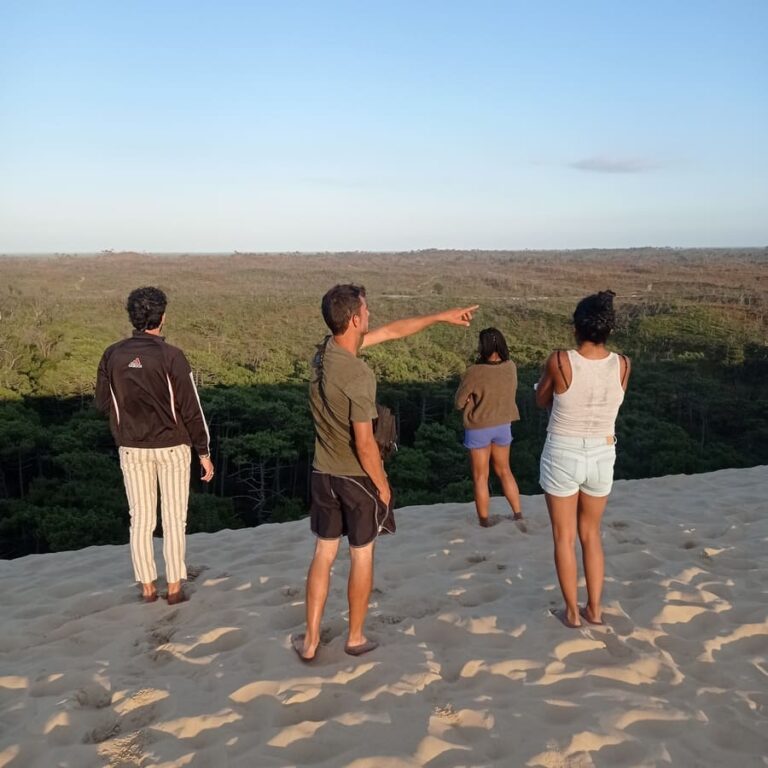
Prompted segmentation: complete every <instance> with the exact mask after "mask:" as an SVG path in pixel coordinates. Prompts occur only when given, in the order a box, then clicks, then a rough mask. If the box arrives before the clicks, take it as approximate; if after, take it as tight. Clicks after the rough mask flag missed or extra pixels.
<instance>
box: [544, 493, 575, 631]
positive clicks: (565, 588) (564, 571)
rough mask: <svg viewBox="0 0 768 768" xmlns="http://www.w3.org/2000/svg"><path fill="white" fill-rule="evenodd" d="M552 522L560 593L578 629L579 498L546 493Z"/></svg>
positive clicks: (567, 615)
mask: <svg viewBox="0 0 768 768" xmlns="http://www.w3.org/2000/svg"><path fill="white" fill-rule="evenodd" d="M544 497H545V498H546V500H547V509H548V510H549V519H550V520H551V521H552V539H553V540H554V544H555V569H556V570H557V579H558V581H559V582H560V591H561V592H562V593H563V600H564V601H565V618H566V619H567V620H568V622H569V623H571V624H574V625H576V626H578V625H580V624H581V618H580V617H579V604H578V580H577V568H576V551H575V549H576V519H577V508H578V500H579V494H578V493H574V494H573V495H572V496H564V497H563V496H552V495H551V494H549V493H545V494H544Z"/></svg>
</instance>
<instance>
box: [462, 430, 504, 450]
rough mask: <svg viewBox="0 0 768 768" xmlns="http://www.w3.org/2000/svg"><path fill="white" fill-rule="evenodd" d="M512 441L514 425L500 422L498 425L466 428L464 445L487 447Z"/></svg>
mask: <svg viewBox="0 0 768 768" xmlns="http://www.w3.org/2000/svg"><path fill="white" fill-rule="evenodd" d="M511 442H512V425H511V424H499V425H498V426H496V427H484V428H483V429H465V430H464V447H465V448H469V449H470V450H472V449H473V448H487V447H488V446H489V445H491V443H493V444H494V445H510V444H511Z"/></svg>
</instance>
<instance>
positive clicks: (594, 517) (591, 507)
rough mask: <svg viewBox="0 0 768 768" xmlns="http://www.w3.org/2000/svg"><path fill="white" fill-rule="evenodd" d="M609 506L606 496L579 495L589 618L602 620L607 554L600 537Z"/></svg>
mask: <svg viewBox="0 0 768 768" xmlns="http://www.w3.org/2000/svg"><path fill="white" fill-rule="evenodd" d="M607 504H608V497H607V496H588V495H587V494H586V493H579V523H578V526H579V540H580V541H581V556H582V562H583V563H584V578H585V579H586V582H587V613H586V615H587V618H588V619H589V620H590V621H597V622H599V621H602V615H603V607H602V599H603V582H604V580H605V555H604V554H603V542H602V540H601V538H600V521H601V520H602V518H603V512H605V507H606V505H607Z"/></svg>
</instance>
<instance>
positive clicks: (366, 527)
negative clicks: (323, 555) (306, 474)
mask: <svg viewBox="0 0 768 768" xmlns="http://www.w3.org/2000/svg"><path fill="white" fill-rule="evenodd" d="M390 509H391V505H390ZM389 511H390V510H388V509H387V507H386V506H385V505H384V504H383V502H382V501H381V499H379V491H378V489H377V488H376V486H375V485H374V484H373V481H372V480H371V478H370V477H368V476H367V475H364V476H362V477H347V476H344V475H329V474H326V473H325V472H318V471H317V470H313V471H312V503H311V506H310V508H309V518H310V523H311V526H312V533H314V534H315V536H318V537H319V538H321V539H338V538H339V537H341V536H346V537H347V539H348V540H349V546H350V547H365V546H367V545H368V544H370V543H371V542H372V541H373V540H374V539H375V538H376V537H377V536H378V535H379V533H384V530H382V525H383V524H386V523H387V520H386V518H387V516H388V515H387V513H388V512H389ZM387 527H389V526H387ZM387 532H388V533H394V530H391V531H387Z"/></svg>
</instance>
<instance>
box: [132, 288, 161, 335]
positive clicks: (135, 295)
mask: <svg viewBox="0 0 768 768" xmlns="http://www.w3.org/2000/svg"><path fill="white" fill-rule="evenodd" d="M167 306H168V299H167V298H166V296H165V294H164V293H163V292H162V291H161V290H160V289H159V288H152V287H147V288H137V289H136V290H134V291H131V293H130V294H129V296H128V301H127V302H126V304H125V308H126V309H127V310H128V317H129V318H130V319H131V325H133V327H134V328H135V329H136V330H137V331H151V330H154V329H155V328H159V327H160V323H161V322H162V320H163V315H164V314H165V308H166V307H167Z"/></svg>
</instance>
